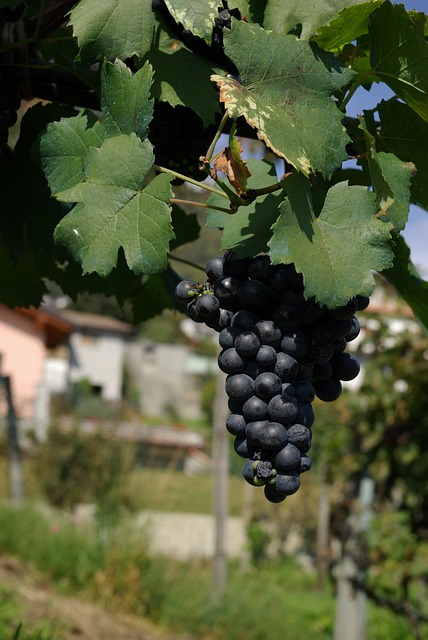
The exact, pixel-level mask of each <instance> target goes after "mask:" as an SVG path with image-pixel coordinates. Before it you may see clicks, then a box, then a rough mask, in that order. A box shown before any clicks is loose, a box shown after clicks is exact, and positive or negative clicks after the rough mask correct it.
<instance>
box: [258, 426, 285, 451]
mask: <svg viewBox="0 0 428 640" xmlns="http://www.w3.org/2000/svg"><path fill="white" fill-rule="evenodd" d="M287 442H288V436H287V429H286V428H285V427H284V425H282V424H279V422H268V423H267V425H266V426H265V427H264V428H263V430H262V431H261V433H260V434H259V444H260V447H261V448H262V449H264V450H266V451H279V450H280V449H282V448H283V447H285V445H286V444H287Z"/></svg>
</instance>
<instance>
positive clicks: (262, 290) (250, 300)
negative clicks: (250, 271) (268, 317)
mask: <svg viewBox="0 0 428 640" xmlns="http://www.w3.org/2000/svg"><path fill="white" fill-rule="evenodd" d="M238 299H239V304H240V305H241V307H242V308H243V309H248V310H250V311H254V312H256V313H263V312H266V308H267V307H268V306H269V290H268V288H267V287H266V285H265V284H263V282H259V281H258V280H247V281H245V282H243V283H242V284H241V286H240V287H239V292H238Z"/></svg>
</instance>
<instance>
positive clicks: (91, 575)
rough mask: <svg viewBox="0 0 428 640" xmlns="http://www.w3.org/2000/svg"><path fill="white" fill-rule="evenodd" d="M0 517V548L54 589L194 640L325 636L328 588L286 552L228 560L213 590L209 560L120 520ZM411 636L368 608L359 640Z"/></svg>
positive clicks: (32, 514) (6, 511) (4, 511)
mask: <svg viewBox="0 0 428 640" xmlns="http://www.w3.org/2000/svg"><path fill="white" fill-rule="evenodd" d="M0 522H1V525H0V552H7V553H12V554H15V555H17V556H20V557H21V558H23V559H25V560H27V561H28V562H31V563H32V564H34V565H35V566H36V567H37V568H38V569H40V570H41V571H44V572H45V573H47V574H48V575H50V576H51V577H52V578H53V579H54V580H55V581H56V582H57V584H59V585H60V587H61V588H62V589H67V591H69V592H78V593H80V594H81V595H82V593H84V594H85V596H86V598H91V599H94V600H96V601H98V602H100V603H102V604H104V605H105V606H106V607H108V608H111V609H114V610H120V611H124V612H127V613H133V614H137V615H144V616H146V617H148V618H150V619H151V620H152V621H153V622H155V623H157V624H161V625H164V626H166V627H169V628H171V629H174V631H177V632H178V631H182V632H188V633H191V634H194V635H195V636H196V637H197V638H198V639H199V640H220V639H221V640H223V639H224V638H227V640H242V638H245V640H268V639H269V638H271V637H273V638H281V639H282V640H307V638H308V637H310V638H314V639H316V640H331V638H332V635H333V625H334V610H335V601H334V596H333V593H332V591H331V590H330V589H327V590H325V591H319V590H318V589H317V588H316V585H315V576H314V575H312V574H310V573H307V572H305V571H303V570H302V569H301V568H299V566H298V565H297V564H296V562H295V561H294V560H293V559H292V558H283V559H279V560H276V561H269V562H268V563H266V564H262V565H261V566H260V567H257V568H255V567H253V568H251V569H250V570H248V571H244V570H243V569H241V567H240V566H239V565H238V564H237V562H233V563H230V564H229V567H228V586H227V590H226V592H225V593H224V594H223V595H222V596H221V597H220V598H213V589H212V566H211V563H210V562H208V561H199V562H194V563H179V562H176V561H174V560H173V559H168V558H158V557H153V556H150V555H149V554H148V553H147V550H146V546H145V543H144V538H143V537H142V536H141V532H138V533H136V532H135V531H134V532H133V531H132V528H131V527H129V526H127V525H126V524H125V523H123V524H122V525H121V526H120V528H118V529H116V530H112V531H102V532H100V531H97V530H96V529H95V528H94V529H88V528H81V527H80V526H76V525H73V524H71V523H70V522H67V521H66V519H64V518H63V519H56V520H55V521H52V520H50V519H49V518H46V517H44V516H42V515H41V513H40V512H37V511H35V510H33V509H30V508H19V509H18V508H11V507H9V508H6V507H0ZM100 533H101V534H102V535H100ZM0 637H2V638H3V636H0ZM412 638H413V636H412V634H411V632H410V631H409V628H408V625H407V624H406V623H405V621H402V620H400V619H399V618H397V617H396V616H393V615H392V614H390V613H389V612H388V611H385V610H381V609H379V608H376V607H372V608H370V623H369V634H368V640H412ZM6 639H7V640H8V638H7V636H6ZM19 640H27V638H26V637H25V636H23V638H22V639H21V638H20V639H19ZM28 640H30V639H28ZM31 640H36V639H35V638H34V639H33V638H31ZM37 640H45V638H44V637H40V638H37ZM48 640H50V638H49V636H48Z"/></svg>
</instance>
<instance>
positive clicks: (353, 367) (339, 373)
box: [331, 353, 360, 380]
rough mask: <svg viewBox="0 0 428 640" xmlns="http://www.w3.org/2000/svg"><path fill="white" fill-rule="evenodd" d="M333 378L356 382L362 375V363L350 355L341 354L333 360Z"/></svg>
mask: <svg viewBox="0 0 428 640" xmlns="http://www.w3.org/2000/svg"><path fill="white" fill-rule="evenodd" d="M331 366H332V367H333V376H335V377H336V378H339V380H354V378H356V377H357V375H358V374H359V373H360V363H359V362H358V360H357V358H356V357H355V356H353V355H351V354H350V353H341V354H339V355H337V356H334V357H333V358H332V359H331Z"/></svg>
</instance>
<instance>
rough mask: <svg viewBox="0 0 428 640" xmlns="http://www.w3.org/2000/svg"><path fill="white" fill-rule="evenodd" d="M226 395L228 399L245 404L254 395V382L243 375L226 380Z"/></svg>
mask: <svg viewBox="0 0 428 640" xmlns="http://www.w3.org/2000/svg"><path fill="white" fill-rule="evenodd" d="M226 393H227V395H228V396H229V398H233V399H234V400H238V401H239V402H245V400H248V398H251V396H252V395H253V394H254V380H253V379H252V378H250V376H247V375H246V374H245V373H237V374H236V375H233V376H229V377H228V378H227V380H226Z"/></svg>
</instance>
